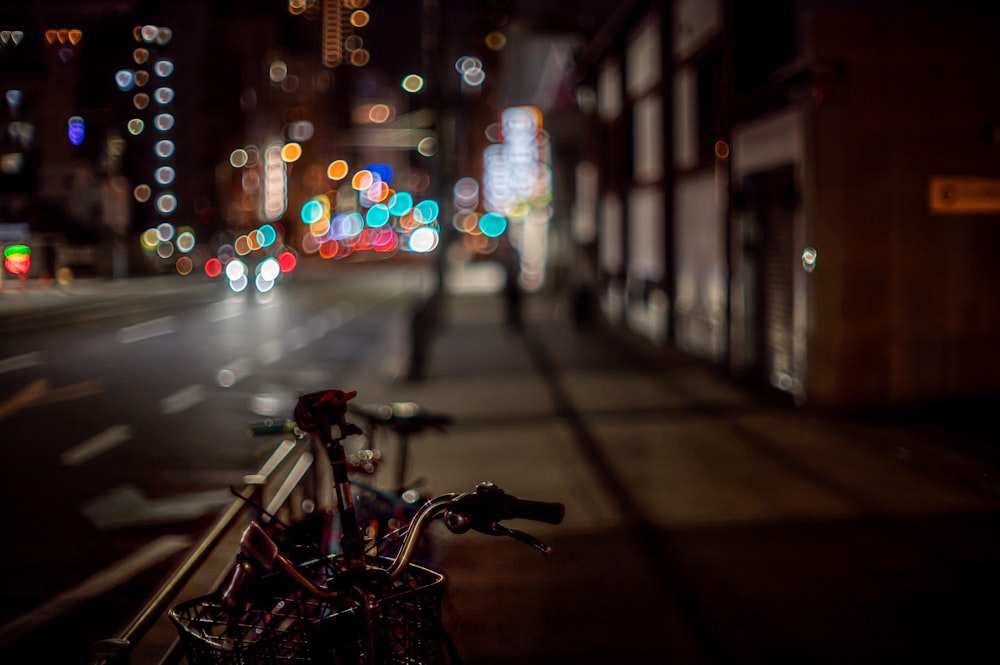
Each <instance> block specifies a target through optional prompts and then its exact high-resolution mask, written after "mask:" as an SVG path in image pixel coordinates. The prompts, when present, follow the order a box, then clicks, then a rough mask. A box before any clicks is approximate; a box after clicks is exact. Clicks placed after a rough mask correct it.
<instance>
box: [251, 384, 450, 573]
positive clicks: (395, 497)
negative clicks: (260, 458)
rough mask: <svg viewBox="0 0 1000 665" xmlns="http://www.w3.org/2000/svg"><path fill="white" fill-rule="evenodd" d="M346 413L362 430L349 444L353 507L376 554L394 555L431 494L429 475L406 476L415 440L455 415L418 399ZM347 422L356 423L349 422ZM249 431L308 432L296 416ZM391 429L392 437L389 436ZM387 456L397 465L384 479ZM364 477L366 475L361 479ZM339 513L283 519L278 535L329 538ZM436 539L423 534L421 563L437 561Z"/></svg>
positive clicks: (253, 433) (441, 427) (307, 540)
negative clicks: (358, 440) (354, 442)
mask: <svg viewBox="0 0 1000 665" xmlns="http://www.w3.org/2000/svg"><path fill="white" fill-rule="evenodd" d="M348 414H349V415H350V416H353V417H354V419H356V420H359V421H360V422H361V425H360V428H361V433H362V435H363V437H362V442H361V443H360V445H359V446H355V447H353V448H351V449H350V450H347V448H345V451H346V453H345V455H346V459H347V466H348V470H349V471H351V472H353V475H352V489H353V491H354V492H353V493H354V502H355V512H356V513H357V514H358V516H359V521H360V523H361V524H362V526H363V528H364V530H365V539H366V541H367V542H369V543H373V544H374V546H375V547H376V549H375V551H374V552H373V553H377V554H380V555H383V556H394V555H395V553H396V551H397V550H398V548H399V546H400V544H401V542H402V536H401V535H400V533H401V532H400V529H401V528H402V527H404V526H405V525H406V524H408V523H409V522H410V520H412V519H413V517H414V516H415V515H416V512H417V509H418V508H419V507H420V506H421V505H422V504H423V503H424V502H425V501H426V500H427V499H429V498H431V497H430V496H428V495H427V494H426V492H425V491H424V489H423V485H424V483H425V479H422V478H421V479H416V480H411V479H409V478H408V471H409V465H410V457H411V455H412V453H411V450H410V447H411V445H412V442H413V439H414V438H415V437H417V436H419V435H421V434H423V433H425V432H427V431H428V430H438V431H445V430H446V428H447V427H448V426H450V425H452V424H453V423H454V419H453V418H452V417H451V416H450V415H448V414H446V413H443V412H440V411H432V410H428V409H426V408H425V407H423V406H421V405H420V404H417V403H416V402H388V403H380V404H365V405H357V406H356V405H354V404H350V403H349V404H348ZM348 426H350V427H354V426H355V425H353V423H349V424H348ZM247 432H248V434H249V435H251V436H259V435H268V434H277V433H282V434H292V435H294V436H295V437H296V438H298V439H299V440H304V439H306V438H307V437H308V435H309V434H308V433H307V432H304V431H303V430H302V429H300V428H299V427H298V424H297V423H296V421H295V420H294V419H288V418H271V419H268V420H265V421H262V422H258V423H254V424H251V425H250V426H249V427H248V428H247ZM387 434H388V435H390V436H385V435H387ZM386 445H389V446H391V447H392V450H391V451H386V450H385V447H386ZM387 452H388V455H387ZM387 457H388V459H389V460H390V462H391V466H393V467H394V468H393V472H392V479H391V480H389V481H388V482H386V481H382V482H380V478H379V476H381V475H383V473H382V470H383V467H384V465H385V464H386V463H387ZM366 476H367V478H368V480H364V479H363V478H365V477H366ZM335 518H336V516H335V515H324V514H322V513H312V514H310V515H309V516H308V517H307V518H306V519H305V520H303V521H301V522H298V523H296V524H293V525H291V526H287V525H282V524H280V522H279V523H278V525H279V527H281V528H282V529H281V531H279V532H278V536H279V538H280V539H281V540H283V541H285V542H297V543H298V544H299V545H305V546H307V547H308V546H309V545H311V544H316V543H319V542H320V541H321V540H325V539H328V538H330V537H331V536H330V535H329V533H328V532H329V523H330V522H331V521H335ZM324 534H326V535H324ZM272 535H273V534H272ZM434 540H436V538H434V535H433V534H425V538H424V539H423V541H421V543H420V545H419V547H418V553H417V555H416V559H417V562H418V563H424V564H427V563H433V562H434V561H435V557H436V556H437V555H436V553H435V550H436V549H437V548H436V547H434V545H433V541H434ZM304 541H305V542H304ZM327 553H329V551H328V552H327Z"/></svg>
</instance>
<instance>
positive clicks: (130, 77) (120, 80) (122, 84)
mask: <svg viewBox="0 0 1000 665" xmlns="http://www.w3.org/2000/svg"><path fill="white" fill-rule="evenodd" d="M115 83H116V84H117V85H118V89H119V90H121V91H122V92H128V91H129V90H131V89H132V86H134V85H135V72H133V71H132V70H131V69H119V70H118V71H117V72H115Z"/></svg>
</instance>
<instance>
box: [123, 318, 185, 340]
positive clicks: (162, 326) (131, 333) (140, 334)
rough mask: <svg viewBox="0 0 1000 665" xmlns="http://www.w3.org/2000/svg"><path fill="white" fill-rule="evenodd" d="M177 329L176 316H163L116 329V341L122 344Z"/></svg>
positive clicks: (166, 333) (165, 333) (167, 333)
mask: <svg viewBox="0 0 1000 665" xmlns="http://www.w3.org/2000/svg"><path fill="white" fill-rule="evenodd" d="M175 330H177V318H176V317H174V316H164V317H161V318H159V319H153V320H152V321H145V322H143V323H137V324H135V325H134V326H126V327H124V328H122V329H121V330H119V331H118V341H119V342H121V343H122V344H131V343H132V342H141V341H142V340H144V339H150V338H152V337H159V336H160V335H169V334H170V333H172V332H174V331H175Z"/></svg>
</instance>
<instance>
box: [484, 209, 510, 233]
mask: <svg viewBox="0 0 1000 665" xmlns="http://www.w3.org/2000/svg"><path fill="white" fill-rule="evenodd" d="M478 226H479V230H480V231H482V233H483V235H484V236H486V237H488V238H498V237H500V236H502V235H503V232H504V231H506V230H507V218H506V217H504V216H503V215H498V214H497V213H495V212H488V213H486V214H485V215H483V216H482V217H480V218H479V224H478Z"/></svg>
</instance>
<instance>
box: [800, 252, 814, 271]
mask: <svg viewBox="0 0 1000 665" xmlns="http://www.w3.org/2000/svg"><path fill="white" fill-rule="evenodd" d="M817 256H818V255H817V252H816V250H815V249H813V248H812V247H806V248H805V249H803V250H802V269H803V270H805V271H806V272H812V271H813V270H815V269H816V258H817Z"/></svg>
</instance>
